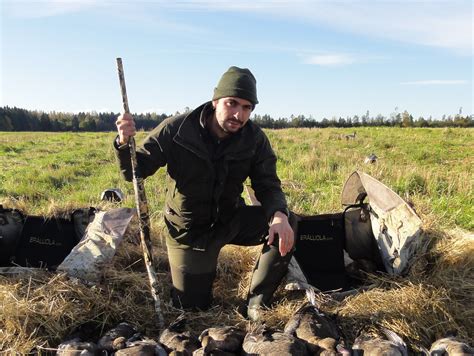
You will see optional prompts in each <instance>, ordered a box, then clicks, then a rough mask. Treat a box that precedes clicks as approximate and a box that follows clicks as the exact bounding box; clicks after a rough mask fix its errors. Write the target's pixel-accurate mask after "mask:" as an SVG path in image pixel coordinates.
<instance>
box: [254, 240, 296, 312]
mask: <svg viewBox="0 0 474 356" xmlns="http://www.w3.org/2000/svg"><path fill="white" fill-rule="evenodd" d="M292 255H293V251H291V252H289V253H287V254H286V255H285V256H284V257H282V256H281V255H280V252H279V250H278V240H277V239H275V241H274V244H272V245H270V246H269V245H266V244H265V245H264V246H263V249H262V253H261V255H260V258H259V259H258V261H257V263H256V265H255V268H254V271H253V275H252V281H251V283H250V288H249V294H248V297H247V317H248V318H249V319H250V320H253V321H257V320H259V319H260V314H261V313H260V311H261V308H262V307H263V306H266V305H268V303H269V301H270V299H271V298H272V296H273V293H274V292H275V291H276V289H277V288H278V286H279V285H280V282H281V280H282V279H283V277H284V276H285V275H286V273H287V271H288V265H289V263H290V260H291V257H292Z"/></svg>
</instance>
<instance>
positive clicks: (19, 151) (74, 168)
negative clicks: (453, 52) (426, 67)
mask: <svg viewBox="0 0 474 356" xmlns="http://www.w3.org/2000/svg"><path fill="white" fill-rule="evenodd" d="M353 131H354V130H353V129H336V128H327V129H284V130H266V133H267V134H268V136H269V138H270V141H271V143H272V146H273V149H274V151H275V153H276V155H277V156H278V159H279V160H278V164H277V169H278V174H279V176H280V179H281V180H282V184H283V189H284V190H285V193H286V194H287V198H288V202H289V205H290V208H291V209H293V210H295V211H298V212H300V213H305V214H316V213H324V212H333V211H341V210H342V207H341V203H340V196H341V192H342V188H343V186H344V182H345V181H346V179H347V178H348V177H349V175H350V174H351V173H352V172H353V171H355V170H362V171H364V172H366V173H368V174H370V175H372V176H373V177H375V178H376V179H379V180H380V181H382V182H383V183H384V184H386V185H387V186H389V187H391V188H392V189H393V190H394V191H396V192H397V193H399V194H400V195H401V196H402V197H403V198H408V199H411V200H412V201H414V202H415V203H416V208H417V211H418V212H419V213H420V214H421V215H422V218H423V217H425V218H429V219H436V221H437V222H438V224H439V225H441V226H445V227H454V226H459V227H463V228H465V229H471V230H472V229H473V228H474V223H473V220H474V219H473V218H472V217H473V215H474V214H473V206H474V204H473V203H474V198H473V187H474V184H473V183H474V182H473V177H474V172H473V170H474V168H473V167H474V160H473V158H472V156H473V155H472V152H474V134H473V133H474V131H473V130H472V129H457V128H450V129H420V128H417V129H414V128H412V129H400V128H358V129H356V132H357V135H356V139H354V140H345V139H344V135H346V134H348V133H352V132H353ZM145 135H146V133H143V132H140V133H139V134H138V137H137V142H140V141H141V139H142V138H143V137H144V136H145ZM114 137H115V133H95V132H94V133H83V132H81V133H29V132H21V133H14V132H8V133H6V132H0V199H2V200H3V199H5V198H9V197H10V198H11V197H13V198H15V199H20V200H24V201H25V202H26V204H27V205H28V207H29V209H30V210H31V212H35V213H36V212H39V211H44V210H45V209H47V207H48V205H49V204H51V202H54V203H55V204H56V205H57V204H59V205H61V204H64V205H65V206H68V205H70V204H71V203H72V204H77V205H80V206H96V205H99V204H100V200H99V198H100V193H101V192H102V191H103V190H104V189H107V188H111V187H117V188H120V189H122V190H123V191H124V192H125V193H126V195H127V199H126V201H125V202H124V203H123V205H126V206H134V197H133V187H132V184H131V183H128V182H125V181H124V180H123V179H122V178H121V176H120V174H119V170H118V167H117V166H116V163H115V157H114V152H113V147H112V140H113V138H114ZM371 153H374V154H376V155H377V157H378V160H377V162H376V163H375V164H366V163H364V159H365V157H367V156H368V155H370V154H371ZM165 176H166V173H165V170H164V169H162V170H159V171H158V172H157V174H155V175H154V176H153V177H150V178H148V179H147V181H146V184H145V186H146V193H147V197H148V201H149V206H150V211H151V212H152V216H153V217H154V218H156V219H158V216H159V215H160V211H161V208H162V205H163V200H164V194H165V179H166V178H165Z"/></svg>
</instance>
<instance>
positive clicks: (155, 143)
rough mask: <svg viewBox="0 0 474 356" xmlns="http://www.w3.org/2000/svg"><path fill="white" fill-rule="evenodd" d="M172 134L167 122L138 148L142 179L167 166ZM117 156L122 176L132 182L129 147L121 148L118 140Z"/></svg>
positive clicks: (139, 171) (156, 129)
mask: <svg viewBox="0 0 474 356" xmlns="http://www.w3.org/2000/svg"><path fill="white" fill-rule="evenodd" d="M172 139H173V138H172V137H171V133H170V130H169V127H168V125H167V123H166V120H165V121H163V122H162V123H161V124H160V125H158V126H157V127H156V128H155V129H154V130H153V131H151V132H150V134H149V135H148V136H147V137H146V138H145V140H144V141H143V143H142V144H140V145H137V146H136V153H137V166H138V167H137V170H138V174H139V175H140V176H141V177H142V178H146V177H148V176H151V175H152V174H154V173H155V172H156V171H157V170H158V168H160V167H163V166H164V165H166V163H167V161H168V153H169V150H168V148H169V147H170V143H171V141H172ZM114 148H115V150H114V151H115V156H116V158H117V162H118V165H119V168H120V172H121V174H122V176H123V177H124V178H125V180H127V181H129V182H130V181H132V178H133V175H132V163H131V161H130V149H129V146H128V145H124V146H121V147H119V146H118V144H117V139H115V140H114Z"/></svg>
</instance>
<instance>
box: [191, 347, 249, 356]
mask: <svg viewBox="0 0 474 356" xmlns="http://www.w3.org/2000/svg"><path fill="white" fill-rule="evenodd" d="M235 355H240V352H239V353H235V352H228V351H222V350H219V349H215V350H212V351H209V352H206V351H204V347H201V348H199V349H197V350H196V351H194V352H193V356H235Z"/></svg>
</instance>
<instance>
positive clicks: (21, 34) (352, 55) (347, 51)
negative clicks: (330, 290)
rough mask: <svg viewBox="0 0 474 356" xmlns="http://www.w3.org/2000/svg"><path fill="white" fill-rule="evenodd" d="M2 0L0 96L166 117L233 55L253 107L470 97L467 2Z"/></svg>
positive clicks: (416, 106)
mask: <svg viewBox="0 0 474 356" xmlns="http://www.w3.org/2000/svg"><path fill="white" fill-rule="evenodd" d="M0 2H1V15H0V16H1V48H0V60H1V72H0V79H1V88H0V89H1V93H0V106H4V105H8V106H18V107H22V108H26V109H38V110H43V111H67V112H78V111H93V110H95V111H114V112H119V111H121V109H122V106H121V97H120V89H119V84H118V79H117V72H116V64H115V58H116V57H122V58H123V63H124V68H125V78H126V82H127V91H128V98H129V104H130V109H131V111H132V112H151V111H155V112H158V113H162V112H165V113H168V114H172V113H174V112H176V111H183V110H184V108H185V107H190V108H193V107H196V106H198V105H200V104H201V103H203V102H205V101H207V100H209V99H210V98H211V96H212V90H213V88H214V87H215V85H216V83H217V81H218V79H219V77H220V75H221V74H222V73H223V72H224V71H225V70H226V69H227V68H228V67H229V66H231V65H237V66H240V67H247V68H250V69H251V70H252V72H253V73H254V75H255V76H256V78H257V85H258V97H259V101H260V104H259V105H258V106H257V108H256V111H255V113H256V114H270V115H272V116H273V117H275V118H278V117H289V116H290V115H291V114H294V115H298V114H304V115H306V116H310V115H311V116H313V117H314V118H316V119H322V118H323V117H326V118H332V117H339V116H342V117H346V116H348V115H349V116H353V115H356V114H357V115H359V116H360V115H362V114H364V113H366V111H367V110H369V113H370V115H371V116H376V115H377V114H382V115H384V116H390V114H392V113H393V112H395V111H396V110H397V111H399V112H403V111H404V110H407V111H408V112H410V113H411V114H412V115H413V116H414V117H415V118H418V117H419V116H424V117H425V118H428V117H429V116H433V118H438V117H441V116H442V115H443V114H446V115H454V114H457V113H458V112H459V111H460V108H462V113H463V114H472V107H473V84H472V79H473V74H472V73H473V2H472V1H471V0H466V1H464V0H450V1H438V0H434V1H422V0H418V1H410V0H396V1H385V0H379V1H368V0H354V1H348V0H347V1H341V0H340V1H316V0H315V1H309V0H293V1H290V0H274V1H270V0H252V1H247V0H243V1H234V2H231V1H224V0H223V1H217V0H216V1H204V0H203V1H201V0H195V1H193V0H190V1H184V0H181V1H171V0H169V1H165V0H143V1H130V0H115V1H107V0H105V1H98V0H82V1H40V0H37V1H12V0H0Z"/></svg>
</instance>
